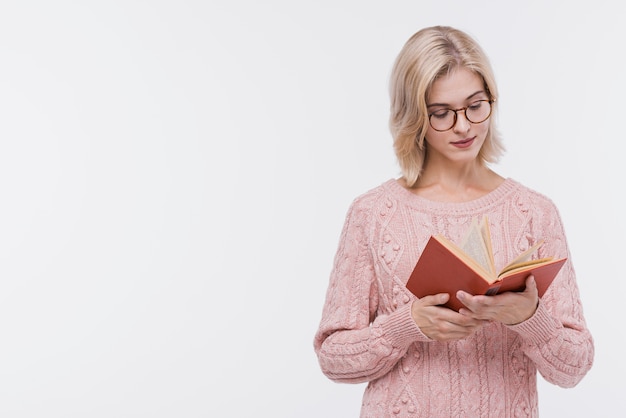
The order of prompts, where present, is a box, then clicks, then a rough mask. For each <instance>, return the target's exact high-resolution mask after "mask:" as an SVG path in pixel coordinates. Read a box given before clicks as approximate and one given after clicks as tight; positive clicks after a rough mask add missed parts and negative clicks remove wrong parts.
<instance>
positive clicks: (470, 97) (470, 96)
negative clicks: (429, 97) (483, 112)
mask: <svg viewBox="0 0 626 418" xmlns="http://www.w3.org/2000/svg"><path fill="white" fill-rule="evenodd" d="M481 93H484V94H487V92H486V91H485V90H478V91H477V92H476V93H473V94H470V95H469V96H467V97H466V98H465V100H470V99H472V98H474V97H475V96H477V95H479V94H481ZM433 106H450V104H449V103H431V104H428V105H426V107H433Z"/></svg>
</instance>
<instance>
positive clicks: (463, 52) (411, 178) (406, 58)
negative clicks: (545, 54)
mask: <svg viewBox="0 0 626 418" xmlns="http://www.w3.org/2000/svg"><path fill="white" fill-rule="evenodd" d="M459 68H467V69H469V70H470V71H473V72H474V73H476V74H477V75H478V76H480V77H481V78H482V80H483V82H484V85H485V91H486V93H487V94H488V95H489V98H490V99H491V100H497V98H498V89H497V86H496V82H495V77H494V75H493V70H492V69H491V65H490V63H489V59H488V58H487V55H486V54H485V53H484V52H483V50H482V49H481V47H480V46H479V45H478V43H477V42H476V41H475V40H474V39H472V38H471V37H470V36H469V35H467V34H466V33H464V32H462V31H460V30H458V29H454V28H451V27H447V26H433V27H429V28H424V29H422V30H420V31H418V32H417V33H415V34H414V35H413V36H411V38H409V40H408V41H407V42H406V44H405V45H404V47H403V48H402V50H401V51H400V54H399V55H398V57H397V58H396V61H395V64H394V66H393V70H392V73H391V79H390V86H389V90H390V96H391V114H390V118H389V127H390V130H391V134H392V136H393V140H394V150H395V153H396V157H397V159H398V163H399V164H400V168H401V170H402V174H403V176H404V178H405V180H406V183H407V185H408V186H409V187H414V186H415V184H416V182H417V180H418V178H419V176H420V174H421V172H422V169H423V167H424V163H425V160H426V155H427V149H426V143H425V137H426V131H427V130H428V111H427V107H426V105H427V104H426V99H427V98H428V95H429V93H430V90H431V88H432V85H433V83H434V82H435V80H437V79H438V78H439V77H442V76H445V75H447V74H450V73H451V72H453V71H454V70H456V69H459ZM496 104H497V102H495V103H493V104H492V106H493V112H492V115H491V118H490V119H489V129H488V131H487V138H486V139H485V142H484V144H483V146H482V148H481V150H480V152H479V154H478V157H479V160H480V161H481V162H482V163H483V164H486V163H493V162H496V161H497V160H498V158H499V157H500V156H501V155H502V153H503V152H504V145H503V144H502V139H501V138H500V134H499V133H498V132H497V129H496V118H495V114H496Z"/></svg>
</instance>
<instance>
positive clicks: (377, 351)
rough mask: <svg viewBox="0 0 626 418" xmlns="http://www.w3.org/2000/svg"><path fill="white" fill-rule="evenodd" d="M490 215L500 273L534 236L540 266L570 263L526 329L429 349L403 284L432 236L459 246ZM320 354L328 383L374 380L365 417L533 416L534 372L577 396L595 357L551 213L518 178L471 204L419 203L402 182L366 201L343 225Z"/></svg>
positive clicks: (487, 331) (432, 344)
mask: <svg viewBox="0 0 626 418" xmlns="http://www.w3.org/2000/svg"><path fill="white" fill-rule="evenodd" d="M483 215H487V216H488V217H489V221H490V228H491V234H492V238H493V247H494V258H495V261H496V267H497V268H500V267H502V266H504V265H505V264H506V262H507V261H508V260H510V259H512V258H513V257H514V256H515V255H517V254H518V253H519V252H521V251H523V250H525V249H527V248H528V247H529V246H530V245H532V244H533V243H534V242H536V241H537V240H539V239H544V240H545V244H544V245H543V246H542V247H541V249H540V253H539V254H538V256H539V257H541V256H548V255H549V256H555V257H568V261H567V262H566V264H565V265H564V267H563V268H562V270H561V272H560V273H559V275H558V277H557V278H556V279H555V281H554V282H553V284H552V286H551V287H550V288H549V289H548V291H547V292H546V294H545V295H544V297H543V298H542V299H541V300H540V303H539V307H538V308H537V311H536V313H535V314H534V315H533V316H532V317H531V318H529V319H528V320H527V321H525V322H523V323H521V324H517V325H514V326H504V325H502V324H499V323H491V324H488V325H486V326H484V327H483V328H482V329H481V330H479V331H478V332H476V333H475V334H474V335H472V336H471V337H469V338H466V339H463V340H459V341H455V342H449V343H442V342H437V341H433V340H431V339H429V338H428V337H426V336H425V335H424V334H423V333H422V332H421V331H420V329H419V328H418V327H417V325H416V324H415V322H414V321H413V319H412V317H411V303H412V301H413V300H414V299H415V297H414V296H413V295H412V294H411V293H410V292H409V291H408V290H407V289H406V288H405V283H406V281H407V280H408V278H409V275H410V274H411V272H412V270H413V266H414V265H415V263H416V261H417V259H418V258H419V255H420V253H421V251H422V249H423V248H424V246H425V245H426V242H427V240H428V238H429V237H430V236H431V235H432V234H444V235H445V236H447V237H448V238H450V239H452V240H454V241H457V242H458V241H459V239H460V238H461V236H462V234H463V233H464V232H465V230H466V229H467V227H468V225H469V223H470V221H471V219H472V218H475V217H482V216H483ZM433 280H436V278H433ZM314 348H315V352H316V353H317V356H318V359H319V363H320V366H321V368H322V371H323V372H324V374H326V375H327V376H328V377H329V378H330V379H333V380H335V381H338V382H353V383H359V382H369V384H368V386H367V388H366V390H365V394H364V396H363V405H362V410H361V417H363V418H366V417H367V418H383V417H428V418H433V417H497V418H506V417H536V416H537V415H538V407H537V386H536V385H537V383H536V379H537V377H536V376H537V371H539V373H541V375H542V376H543V377H544V378H545V379H546V380H547V381H549V382H552V383H554V384H556V385H559V386H563V387H572V386H574V385H576V384H577V383H578V382H579V381H580V380H581V379H582V378H583V376H584V375H585V374H586V373H587V371H588V370H589V369H590V368H591V365H592V362H593V354H594V347H593V340H592V337H591V334H590V333H589V330H588V329H587V326H586V324H585V320H584V317H583V309H582V305H581V301H580V298H579V293H578V287H577V284H576V278H575V273H574V269H573V267H572V264H571V256H570V254H569V250H568V247H567V242H566V239H565V234H564V231H563V226H562V222H561V219H560V216H559V214H558V211H557V209H556V207H555V206H554V204H553V203H552V202H551V201H550V200H549V199H548V198H546V197H545V196H543V195H541V194H539V193H537V192H535V191H533V190H530V189H529V188H527V187H524V186H522V185H521V184H519V183H518V182H516V181H514V180H512V179H507V180H506V181H504V182H503V183H502V184H501V185H500V187H498V188H497V189H496V190H494V191H492V192H491V193H489V194H487V195H485V196H483V197H481V198H479V199H476V200H473V201H470V202H464V203H441V202H433V201H429V200H426V199H423V198H421V197H419V196H417V195H414V194H412V193H410V192H409V191H407V190H406V189H404V188H403V187H402V186H400V185H399V184H398V183H397V181H396V180H389V181H387V182H386V183H384V184H382V185H381V186H379V187H377V188H375V189H373V190H371V191H369V192H367V193H365V194H363V195H362V196H360V197H358V198H357V199H355V201H354V202H353V204H352V205H351V207H350V209H349V211H348V214H347V217H346V222H345V225H344V228H343V231H342V233H341V237H340V243H339V248H338V250H337V254H336V256H335V262H334V266H333V269H332V273H331V277H330V283H329V287H328V291H327V296H326V303H325V305H324V309H323V313H322V319H321V323H320V326H319V330H318V332H317V334H316V336H315V341H314Z"/></svg>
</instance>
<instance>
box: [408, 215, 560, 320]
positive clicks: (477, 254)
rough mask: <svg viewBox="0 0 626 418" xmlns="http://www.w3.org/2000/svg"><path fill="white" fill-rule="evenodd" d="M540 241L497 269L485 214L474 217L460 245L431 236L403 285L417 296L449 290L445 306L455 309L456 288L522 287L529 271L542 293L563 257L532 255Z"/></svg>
mask: <svg viewBox="0 0 626 418" xmlns="http://www.w3.org/2000/svg"><path fill="white" fill-rule="evenodd" d="M542 244H543V241H539V242H537V243H536V244H535V245H533V246H531V247H530V248H529V249H528V250H526V251H524V252H523V253H521V254H520V255H518V256H517V257H515V259H513V260H512V261H511V262H509V264H507V265H506V266H505V267H503V268H502V270H500V271H499V272H497V271H496V267H495V265H494V259H493V249H492V247H491V233H490V231H489V223H488V221H487V218H486V217H484V218H483V219H482V220H481V221H480V222H479V221H477V220H474V221H472V224H471V225H470V227H469V229H468V231H467V232H466V234H465V236H464V238H463V239H462V241H461V243H460V245H456V244H455V243H453V242H452V241H450V240H449V239H447V238H445V237H444V236H442V235H434V236H431V237H430V239H429V240H428V242H427V243H426V247H425V248H424V251H423V252H422V255H421V256H420V258H419V260H418V261H417V264H416V265H415V268H414V269H413V272H412V273H411V276H410V277H409V280H408V282H407V284H406V287H407V289H409V290H410V291H411V293H413V294H414V295H415V296H417V297H420V298H421V297H424V296H427V295H434V294H437V293H449V294H450V299H449V300H448V302H447V303H446V304H445V306H447V307H449V308H451V309H454V310H456V311H458V310H459V308H461V307H463V306H464V305H463V304H462V303H461V302H460V301H459V300H458V299H457V297H456V292H457V291H458V290H464V291H466V292H468V293H470V294H472V295H495V294H498V293H502V292H507V291H522V290H524V288H525V287H526V279H527V278H528V276H530V275H531V274H532V275H533V276H534V277H535V282H536V283H537V290H538V292H539V297H541V296H543V294H544V293H545V291H546V290H547V289H548V287H549V286H550V284H551V283H552V281H553V280H554V278H555V277H556V275H557V273H558V272H559V270H560V269H561V267H562V266H563V264H564V263H565V261H566V258H559V259H554V258H553V257H548V258H540V259H533V258H532V257H533V254H534V253H535V251H536V250H537V249H538V248H539V247H540V246H541V245H542Z"/></svg>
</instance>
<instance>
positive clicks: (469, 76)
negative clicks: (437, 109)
mask: <svg viewBox="0 0 626 418" xmlns="http://www.w3.org/2000/svg"><path fill="white" fill-rule="evenodd" d="M484 91H485V86H484V83H483V79H482V77H480V76H479V75H478V74H476V73H475V72H473V71H470V70H468V69H466V68H459V69H457V70H454V71H453V72H451V73H449V74H447V75H445V76H443V77H440V78H438V79H437V80H435V82H434V83H433V85H432V87H431V89H430V92H429V94H428V103H429V104H430V103H450V104H453V103H457V102H463V101H464V100H466V99H468V98H469V97H470V96H472V95H474V94H475V93H477V92H484Z"/></svg>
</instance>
